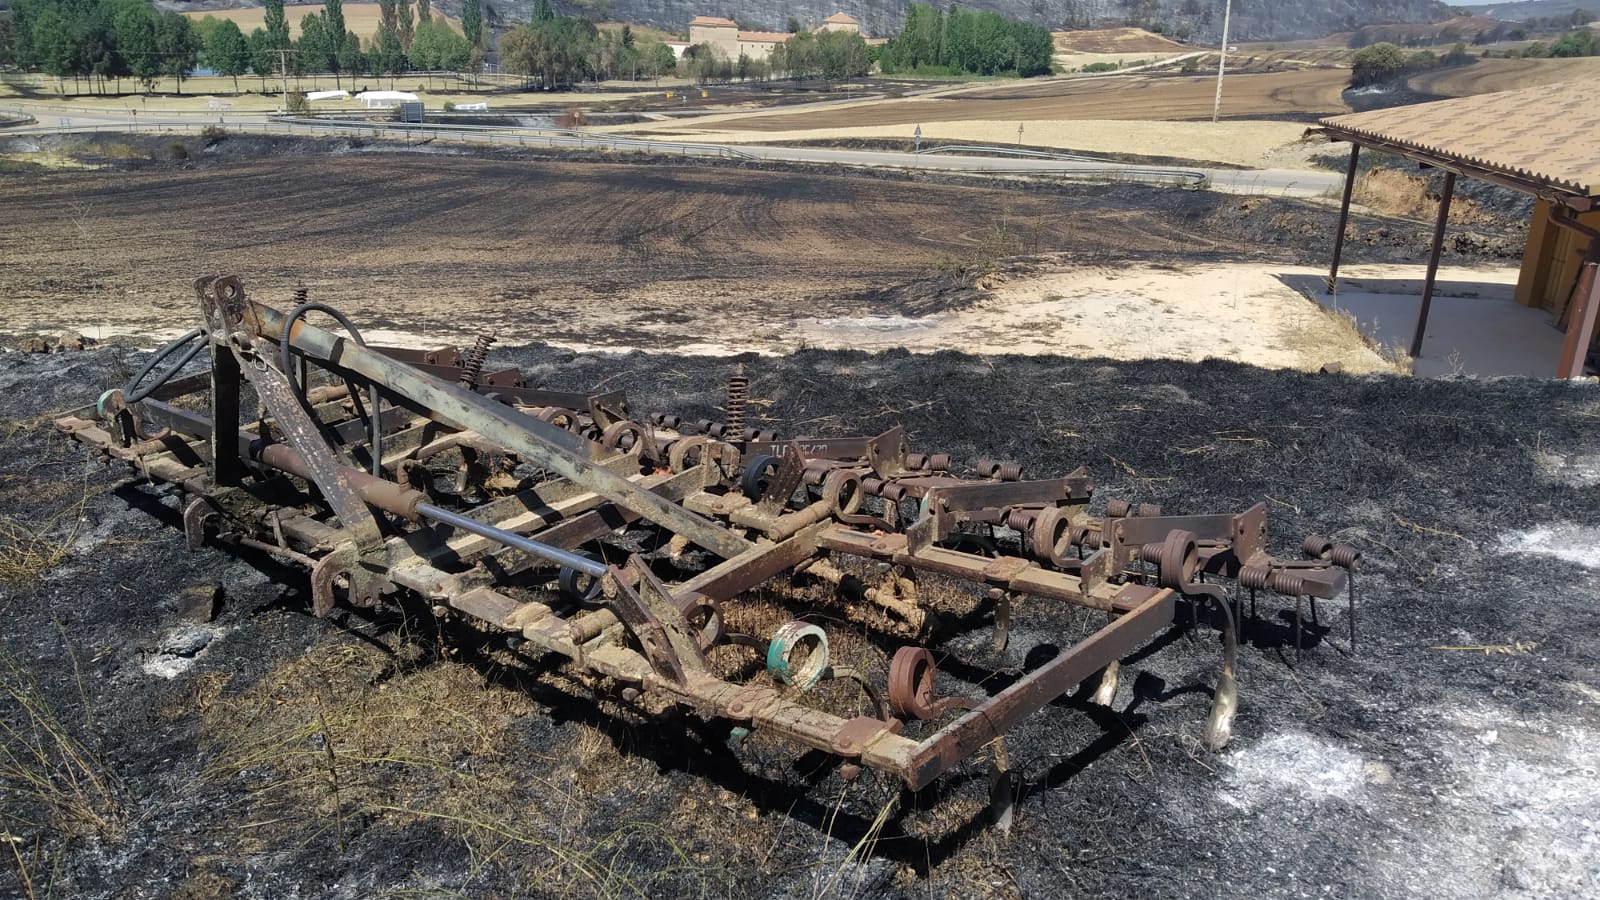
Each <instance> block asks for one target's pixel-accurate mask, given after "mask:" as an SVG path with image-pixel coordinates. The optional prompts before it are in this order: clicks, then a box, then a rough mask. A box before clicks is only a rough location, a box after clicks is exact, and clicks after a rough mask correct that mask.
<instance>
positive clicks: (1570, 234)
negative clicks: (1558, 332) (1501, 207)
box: [1516, 200, 1600, 320]
mask: <svg viewBox="0 0 1600 900" xmlns="http://www.w3.org/2000/svg"><path fill="white" fill-rule="evenodd" d="M1550 209H1551V206H1550V203H1549V201H1546V200H1540V201H1538V202H1537V203H1536V205H1535V206H1534V209H1533V220H1532V221H1531V222H1530V223H1529V226H1528V245H1527V248H1526V249H1525V250H1524V251H1523V254H1522V272H1521V274H1519V275H1518V277H1517V293H1516V298H1517V302H1518V303H1520V304H1522V305H1523V306H1533V307H1537V308H1539V309H1544V310H1548V311H1549V312H1550V313H1551V314H1552V315H1554V316H1555V317H1556V318H1557V319H1558V320H1560V319H1562V318H1563V317H1564V314H1565V313H1566V311H1567V303H1568V301H1569V300H1570V299H1571V297H1572V288H1573V286H1574V285H1575V284H1576V283H1577V280H1578V271H1579V268H1580V267H1581V265H1582V263H1583V256H1584V253H1585V252H1586V251H1587V250H1588V249H1589V242H1588V240H1587V239H1585V238H1584V237H1583V236H1582V235H1580V234H1578V233H1577V232H1575V231H1573V230H1572V229H1570V228H1563V227H1561V226H1560V225H1557V224H1556V223H1555V222H1553V221H1551V218H1550ZM1578 222H1579V224H1582V225H1585V226H1587V227H1589V228H1594V229H1597V230H1600V210H1594V211H1591V212H1586V213H1579V214H1578Z"/></svg>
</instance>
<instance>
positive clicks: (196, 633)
mask: <svg viewBox="0 0 1600 900" xmlns="http://www.w3.org/2000/svg"><path fill="white" fill-rule="evenodd" d="M226 630H227V629H224V628H219V627H218V626H215V625H197V624H189V623H186V624H183V625H175V626H173V627H172V628H169V629H167V630H166V631H165V632H163V633H162V635H161V639H160V641H159V642H158V643H157V645H156V649H155V650H154V651H151V652H149V653H147V654H146V655H145V658H144V661H143V662H142V663H140V664H139V668H140V669H141V670H142V671H143V672H144V673H145V674H146V675H153V676H155V677H157V678H168V679H171V678H176V677H178V676H179V675H181V674H183V673H184V672H187V671H189V669H190V668H191V667H192V666H193V665H194V664H195V661H196V660H198V659H200V658H201V657H202V656H205V654H206V651H207V650H208V649H210V648H211V646H212V644H214V643H215V642H216V640H217V638H219V637H221V636H222V635H223V634H224V633H225V632H226Z"/></svg>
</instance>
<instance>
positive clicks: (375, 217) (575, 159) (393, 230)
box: [0, 135, 1522, 350]
mask: <svg viewBox="0 0 1600 900" xmlns="http://www.w3.org/2000/svg"><path fill="white" fill-rule="evenodd" d="M179 148H182V149H181V150H180V149H179ZM53 156H60V157H64V158H66V159H68V160H71V161H74V162H78V163H81V164H87V165H94V166H102V167H105V168H102V169H98V170H95V171H83V170H71V171H49V170H43V169H41V168H40V167H39V166H37V165H30V164H29V160H34V159H40V158H51V157H53ZM0 158H6V159H9V160H10V161H11V164H12V165H13V166H16V167H18V168H17V169H16V170H14V171H12V173H11V174H0V206H3V207H4V208H5V209H6V211H7V217H8V222H7V225H6V227H5V228H4V229H0V296H3V297H5V298H6V304H7V306H6V317H5V320H4V323H3V324H0V331H5V332H8V333H10V334H12V335H16V334H19V333H26V332H30V331H44V332H50V331H51V330H52V329H54V330H59V329H61V328H63V327H73V328H78V329H79V330H82V331H83V332H84V333H85V334H86V335H88V336H90V337H99V336H102V335H101V334H100V333H97V332H95V331H94V330H93V329H97V328H98V329H104V330H106V331H107V332H109V333H115V332H123V333H128V332H133V333H140V334H149V333H150V332H151V331H153V330H156V329H158V328H167V329H170V330H171V331H172V333H178V332H181V331H185V330H187V329H188V328H190V327H192V321H191V320H192V318H193V300H192V299H191V298H190V296H189V292H188V290H187V289H186V288H185V287H184V286H185V285H186V284H187V283H188V281H189V279H191V278H192V277H194V276H195V275H196V274H199V273H202V272H219V271H225V272H232V273H236V274H238V275H240V276H241V277H242V278H243V279H244V281H245V283H246V284H247V285H249V286H251V288H252V289H253V290H256V291H257V292H258V293H259V294H260V295H261V296H270V297H274V298H283V299H286V298H287V295H288V293H289V290H290V289H291V288H292V287H293V286H294V284H295V283H296V282H299V281H304V282H305V283H306V284H307V285H309V286H310V288H311V289H312V291H313V296H314V297H316V298H318V299H321V300H324V301H327V302H332V303H334V304H336V305H338V306H340V307H341V308H344V309H346V310H348V311H350V312H351V313H354V314H356V315H357V316H358V318H359V319H360V320H361V321H362V322H364V323H367V327H369V328H387V329H390V330H394V331H409V332H411V333H418V334H443V335H445V336H448V337H452V338H453V339H456V340H460V339H462V337H463V336H466V337H468V338H470V336H471V335H472V334H474V333H478V332H490V331H499V332H501V333H502V337H504V338H508V339H520V340H530V339H537V340H543V341H546V342H551V343H561V342H566V343H570V344H581V345H583V346H587V347H609V348H619V349H630V348H643V349H653V350H668V349H674V348H683V347H692V346H693V344H694V343H695V342H696V340H697V338H696V336H695V334H694V332H695V331H696V330H697V329H700V328H702V326H701V325H700V324H699V323H701V322H705V323H707V324H705V325H704V326H703V329H709V330H723V329H733V330H736V331H738V332H740V333H743V334H753V335H761V336H762V340H765V341H766V342H767V343H769V344H771V345H772V346H773V347H775V348H777V349H789V348H790V347H792V342H791V343H789V344H785V343H784V342H785V341H786V340H787V339H788V338H787V337H786V335H787V332H786V330H785V328H784V327H783V324H782V323H783V322H784V320H785V319H792V318H803V317H806V316H821V317H824V318H826V317H830V316H837V315H841V314H845V313H844V312H843V311H848V314H849V315H873V314H913V315H919V314H926V313H928V312H932V311H936V308H938V307H939V306H941V305H942V304H947V303H962V302H969V301H970V300H971V299H972V296H973V295H972V292H971V291H970V290H969V288H971V287H972V285H973V283H974V282H975V280H976V279H975V278H974V277H973V276H974V273H983V272H988V271H991V270H993V269H995V268H1003V267H1007V266H1023V267H1026V266H1028V265H1030V264H1034V263H1038V264H1043V265H1082V264H1107V265H1117V264H1121V263H1129V262H1141V263H1148V262H1162V263H1173V262H1175V261H1183V260H1187V261H1193V262H1206V261H1218V260H1225V261H1237V260H1240V259H1251V260H1255V259H1259V260H1262V261H1273V262H1285V263H1315V264H1321V263H1323V262H1324V261H1325V260H1326V258H1327V254H1328V252H1329V244H1330V241H1329V237H1330V235H1331V234H1332V231H1333V228H1334V224H1335V220H1336V212H1337V211H1336V210H1333V209H1330V208H1328V207H1326V206H1319V205H1315V204H1309V203H1304V202H1299V201H1294V200H1286V199H1281V198H1266V197H1234V196H1228V195H1221V194H1214V193H1211V192H1203V191H1181V190H1165V189H1157V188H1149V187H1141V186H1131V185H1083V184H1076V185H1073V184H1066V185H1053V184H1020V183H1016V182H1004V181H994V180H990V181H979V180H973V179H961V178H952V177H943V178H937V177H926V176H918V177H908V176H905V175H901V174H896V173H890V172H866V173H847V174H840V173H839V172H838V171H836V170H831V169H808V168H805V167H795V166H756V165H750V164H745V163H727V164H720V165H708V164H696V165H689V164H684V163H682V162H681V161H673V160H670V159H664V158H661V157H636V156H620V155H603V154H589V155H583V154H574V155H558V156H549V155H538V154H531V153H508V152H474V153H470V154H469V153H466V152H463V151H461V150H460V148H440V147H433V146H423V147H413V148H404V147H397V146H395V145H381V144H365V143H361V142H359V141H356V142H352V141H313V140H305V139H301V140H295V139H268V138H246V137H239V136H233V137H227V138H225V139H222V140H220V141H212V140H207V139H203V138H193V139H186V140H183V141H174V140H171V139H156V138H152V137H136V136H127V135H104V136H99V137H97V138H95V139H73V138H69V139H66V140H65V141H64V142H63V139H60V138H53V137H52V138H14V139H11V140H9V141H3V140H0ZM1428 238H1429V229H1428V227H1427V225H1425V224H1421V223H1416V222H1400V221H1395V220H1391V219H1376V218H1364V217H1359V216H1358V217H1356V218H1355V220H1354V221H1353V224H1352V226H1351V236H1350V243H1349V245H1348V246H1349V249H1348V252H1347V254H1346V260H1347V261H1349V262H1352V263H1354V262H1389V261H1412V262H1415V261H1420V260H1421V259H1423V258H1424V256H1425V254H1426V247H1427V242H1428ZM1521 246H1522V240H1521V238H1520V236H1518V235H1516V234H1514V233H1512V232H1510V231H1507V230H1504V229H1502V230H1498V231H1497V230H1490V229H1485V228H1482V227H1479V226H1474V227H1473V229H1471V230H1462V231H1458V230H1454V229H1453V230H1452V232H1451V240H1450V243H1449V248H1450V253H1449V254H1447V257H1446V264H1451V263H1459V262H1461V261H1472V260H1481V259H1505V258H1515V256H1516V254H1518V253H1520V251H1521ZM930 298H931V300H932V302H931V303H930ZM280 302H281V300H280ZM685 323H693V324H685Z"/></svg>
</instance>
